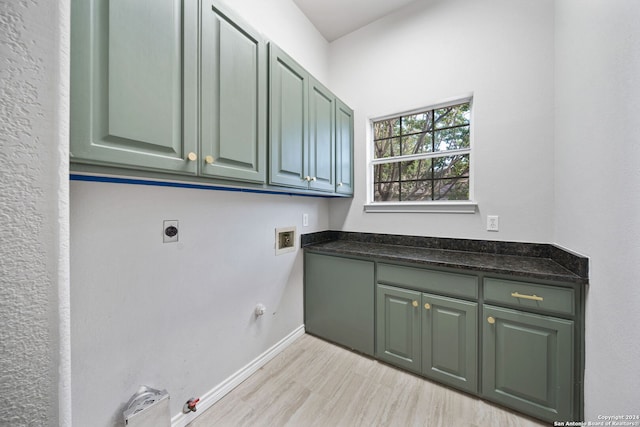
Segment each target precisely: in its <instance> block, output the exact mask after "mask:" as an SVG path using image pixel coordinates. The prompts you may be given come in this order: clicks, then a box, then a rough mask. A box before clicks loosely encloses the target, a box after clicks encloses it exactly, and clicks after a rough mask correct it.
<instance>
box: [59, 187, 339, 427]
mask: <svg viewBox="0 0 640 427" xmlns="http://www.w3.org/2000/svg"><path fill="white" fill-rule="evenodd" d="M71 206H72V211H71V224H72V228H71V249H72V250H71V260H72V264H71V269H72V281H71V284H72V288H71V291H72V293H71V306H72V337H73V340H72V350H73V352H72V360H73V419H74V425H79V426H84V425H91V426H96V427H99V426H112V425H117V423H118V422H121V414H122V410H123V409H124V406H123V405H124V404H125V403H126V402H127V400H128V399H129V397H130V396H131V395H132V394H134V392H135V391H136V390H137V388H138V387H139V386H140V385H143V384H144V385H149V386H152V387H157V388H166V389H167V390H168V391H169V393H170V395H171V412H172V415H177V414H178V413H179V412H180V411H181V409H182V405H183V404H184V402H186V401H187V399H189V398H191V397H194V396H196V397H199V396H202V395H203V394H204V393H206V392H208V391H210V390H211V389H213V388H214V387H215V386H217V385H218V384H220V383H221V382H222V381H223V380H225V379H226V378H228V377H229V376H231V375H232V374H233V373H235V372H236V371H238V370H239V369H240V368H242V367H244V366H245V365H246V364H248V363H249V362H250V361H252V360H253V359H255V358H256V357H257V356H259V355H260V354H261V353H263V352H264V351H265V350H267V349H268V348H269V347H271V346H273V345H274V344H275V343H277V342H278V341H279V340H281V339H282V338H284V337H285V336H287V335H288V334H289V333H291V332H292V331H293V330H295V329H296V328H297V327H299V326H300V325H302V323H303V313H302V303H301V302H302V252H301V251H300V250H297V251H296V252H294V253H288V254H283V255H279V256H275V253H274V233H275V228H276V227H282V226H289V225H295V226H296V227H297V230H298V232H310V231H317V230H324V229H326V228H327V226H328V223H327V218H328V211H327V202H326V200H324V199H320V198H309V197H291V196H279V195H262V194H243V193H232V192H220V191H209V190H190V189H181V188H159V187H148V186H137V185H126V184H107V183H85V182H75V181H74V182H72V183H71ZM303 212H306V213H309V216H310V226H309V227H305V228H303V227H302V213H303ZM165 219H177V220H179V230H180V231H179V242H178V243H171V244H164V243H162V223H163V220H165ZM258 303H263V304H264V305H265V306H266V307H267V314H265V315H264V316H262V317H260V318H257V319H256V318H255V316H254V308H255V306H256V304H258Z"/></svg>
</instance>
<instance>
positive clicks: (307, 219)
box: [302, 213, 309, 227]
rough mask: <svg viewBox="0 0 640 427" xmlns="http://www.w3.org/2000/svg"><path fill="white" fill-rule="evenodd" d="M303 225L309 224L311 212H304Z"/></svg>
mask: <svg viewBox="0 0 640 427" xmlns="http://www.w3.org/2000/svg"><path fill="white" fill-rule="evenodd" d="M302 226H303V227H308V226H309V214H308V213H304V214H302Z"/></svg>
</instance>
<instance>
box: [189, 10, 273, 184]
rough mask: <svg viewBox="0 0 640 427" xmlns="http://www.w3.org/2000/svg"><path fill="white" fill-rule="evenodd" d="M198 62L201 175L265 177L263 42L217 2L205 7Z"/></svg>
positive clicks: (234, 177)
mask: <svg viewBox="0 0 640 427" xmlns="http://www.w3.org/2000/svg"><path fill="white" fill-rule="evenodd" d="M205 4H207V3H206V2H205ZM201 67H202V72H201V82H202V83H201V84H202V92H201V102H202V104H201V105H202V110H201V121H200V123H201V129H202V131H201V132H202V133H201V137H202V140H201V153H200V154H201V156H200V165H201V170H200V172H201V175H205V176H213V177H222V178H231V179H240V180H246V181H254V182H265V180H266V161H265V159H266V154H267V152H266V150H267V146H266V132H267V123H266V113H267V111H266V109H267V98H266V94H267V68H266V67H267V56H266V44H265V43H264V41H263V40H262V38H261V36H260V35H259V34H258V33H257V32H255V31H254V30H252V29H251V28H250V27H248V26H246V25H244V24H242V25H241V24H240V23H239V22H238V21H237V20H231V19H230V18H229V17H228V15H227V14H225V12H224V11H222V10H220V9H219V8H218V6H216V5H214V6H213V7H205V8H204V10H203V11H202V59H201Z"/></svg>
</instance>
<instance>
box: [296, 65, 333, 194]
mask: <svg viewBox="0 0 640 427" xmlns="http://www.w3.org/2000/svg"><path fill="white" fill-rule="evenodd" d="M335 103H336V99H335V96H334V95H333V94H332V93H331V92H329V90H328V89H327V88H325V87H324V86H322V85H321V84H320V83H319V82H318V81H316V79H314V78H313V77H310V78H309V150H308V159H307V162H308V163H307V169H306V172H305V174H304V175H305V178H306V177H307V176H308V177H309V178H308V180H309V188H310V189H313V190H320V191H329V192H333V191H334V190H335V166H334V165H335V140H334V136H335Z"/></svg>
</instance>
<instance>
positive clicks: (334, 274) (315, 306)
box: [304, 253, 374, 356]
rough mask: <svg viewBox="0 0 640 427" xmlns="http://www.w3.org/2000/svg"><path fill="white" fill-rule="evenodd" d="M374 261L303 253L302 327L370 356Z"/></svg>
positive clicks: (372, 349)
mask: <svg viewBox="0 0 640 427" xmlns="http://www.w3.org/2000/svg"><path fill="white" fill-rule="evenodd" d="M373 286H374V264H373V262H371V261H361V260H354V259H347V258H340V257H333V256H326V255H318V254H310V253H307V254H305V295H304V306H305V310H304V317H305V321H304V323H305V329H306V330H307V332H310V333H312V334H314V335H317V336H319V337H322V338H325V339H328V340H330V341H333V342H335V343H338V344H341V345H344V346H346V347H349V348H352V349H354V350H357V351H360V352H362V353H365V354H368V355H370V356H373V351H374V348H373V342H374V332H373V328H374V305H373V298H374V291H373Z"/></svg>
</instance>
